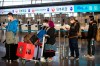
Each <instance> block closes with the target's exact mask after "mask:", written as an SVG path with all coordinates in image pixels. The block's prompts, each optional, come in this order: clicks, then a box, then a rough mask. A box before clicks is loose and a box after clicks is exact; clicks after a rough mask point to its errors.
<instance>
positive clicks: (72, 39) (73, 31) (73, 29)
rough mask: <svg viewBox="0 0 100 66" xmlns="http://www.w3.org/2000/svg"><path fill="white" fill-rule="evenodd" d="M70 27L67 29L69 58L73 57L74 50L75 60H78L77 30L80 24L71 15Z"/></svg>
mask: <svg viewBox="0 0 100 66" xmlns="http://www.w3.org/2000/svg"><path fill="white" fill-rule="evenodd" d="M70 23H71V25H70V29H69V46H70V51H71V57H70V59H74V52H75V53H76V57H75V59H76V60H79V49H78V32H79V28H80V25H79V23H78V22H77V21H76V20H75V18H74V17H71V19H70Z"/></svg>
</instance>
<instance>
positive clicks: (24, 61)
mask: <svg viewBox="0 0 100 66" xmlns="http://www.w3.org/2000/svg"><path fill="white" fill-rule="evenodd" d="M45 37H46V36H44V37H43V42H42V48H41V55H40V56H41V57H40V60H39V59H33V58H31V59H26V58H19V61H21V63H22V64H26V63H27V62H30V61H33V62H34V63H37V62H41V61H42V59H43V50H44V43H45ZM38 53H39V51H37V54H38ZM36 57H37V56H36Z"/></svg>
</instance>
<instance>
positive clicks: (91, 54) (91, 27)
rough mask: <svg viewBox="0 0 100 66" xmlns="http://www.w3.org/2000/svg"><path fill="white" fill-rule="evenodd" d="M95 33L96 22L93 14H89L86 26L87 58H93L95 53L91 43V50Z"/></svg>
mask: <svg viewBox="0 0 100 66" xmlns="http://www.w3.org/2000/svg"><path fill="white" fill-rule="evenodd" d="M96 34H97V22H96V21H95V20H94V17H93V16H90V22H89V28H88V35H87V39H88V45H87V48H88V49H87V54H88V55H87V56H86V57H89V58H94V54H95V46H94V44H93V46H92V51H91V42H92V41H95V40H96Z"/></svg>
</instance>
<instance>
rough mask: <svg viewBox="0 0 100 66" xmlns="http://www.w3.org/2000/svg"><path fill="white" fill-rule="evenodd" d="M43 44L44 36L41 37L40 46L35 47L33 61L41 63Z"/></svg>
mask: <svg viewBox="0 0 100 66" xmlns="http://www.w3.org/2000/svg"><path fill="white" fill-rule="evenodd" d="M44 43H45V36H44V37H43V42H42V44H38V45H36V46H35V51H34V57H33V59H34V60H38V61H42V59H43V50H44Z"/></svg>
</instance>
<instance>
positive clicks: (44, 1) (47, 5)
mask: <svg viewBox="0 0 100 66" xmlns="http://www.w3.org/2000/svg"><path fill="white" fill-rule="evenodd" d="M9 12H10V13H12V14H13V16H14V19H17V20H18V27H17V36H16V37H17V38H16V39H17V40H18V42H24V36H25V35H27V34H34V33H38V32H39V31H40V29H41V27H42V25H43V22H44V19H47V20H50V21H53V22H54V24H55V27H54V28H55V29H56V30H55V36H56V42H55V46H56V49H57V50H56V52H55V56H54V57H53V60H52V62H42V61H41V58H42V56H41V57H40V60H38V59H36V60H34V59H32V60H26V59H24V60H22V59H23V58H20V57H19V58H18V59H16V60H14V61H12V62H11V63H9V62H6V60H5V59H3V58H2V57H4V56H5V55H6V46H5V42H4V41H5V40H6V33H7V30H6V28H5V27H3V26H2V25H8V22H9V21H8V16H7V14H8V13H9ZM72 16H73V17H75V19H76V20H78V22H79V24H80V31H79V32H80V35H79V36H78V49H79V60H75V59H73V60H72V59H70V54H71V52H70V47H69V37H68V35H69V32H68V31H67V29H66V28H67V27H70V17H72ZM89 16H93V17H94V20H96V22H97V28H98V31H97V32H98V34H99V37H100V0H0V66H100V38H99V40H97V41H95V42H94V46H95V54H94V57H95V58H93V59H90V58H86V57H85V55H87V45H88V40H87V36H88V28H89ZM45 41H46V40H45ZM17 44H18V43H17ZM42 48H44V47H43V46H42ZM91 50H92V49H91ZM16 51H17V50H16ZM40 51H41V49H40ZM41 53H42V51H41Z"/></svg>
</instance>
